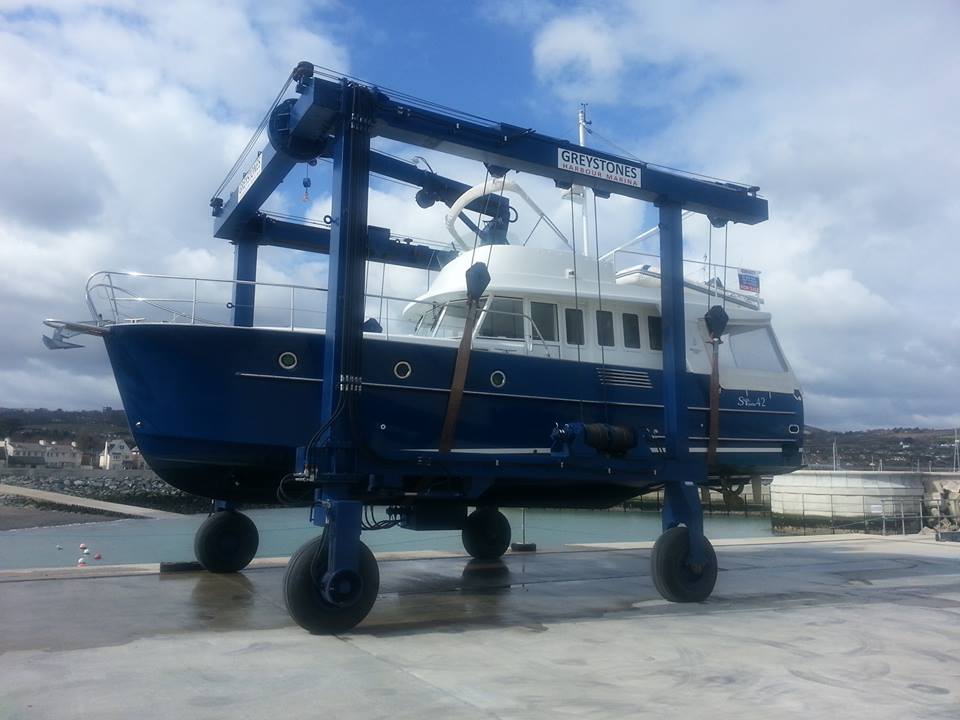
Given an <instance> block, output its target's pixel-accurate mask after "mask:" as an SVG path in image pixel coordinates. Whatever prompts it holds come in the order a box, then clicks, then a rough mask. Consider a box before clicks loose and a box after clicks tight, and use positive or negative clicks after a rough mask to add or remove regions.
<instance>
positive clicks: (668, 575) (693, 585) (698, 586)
mask: <svg viewBox="0 0 960 720" xmlns="http://www.w3.org/2000/svg"><path fill="white" fill-rule="evenodd" d="M703 544H704V554H705V555H706V558H705V560H706V563H705V564H704V566H703V568H701V570H700V572H694V571H693V570H691V568H690V567H689V566H688V565H687V551H688V549H689V547H690V535H689V530H687V528H685V527H674V528H670V529H669V530H667V531H666V532H664V533H663V534H662V535H661V536H660V537H659V538H657V542H656V543H655V544H654V546H653V555H651V557H650V570H651V574H652V575H653V584H654V585H655V586H656V588H657V591H658V592H659V593H660V594H661V595H662V596H663V598H664V599H665V600H669V601H670V602H678V603H682V602H703V601H704V600H706V599H707V598H708V597H710V593H712V592H713V587H714V585H716V584H717V553H716V552H714V549H713V545H711V544H710V541H709V540H707V538H704V539H703Z"/></svg>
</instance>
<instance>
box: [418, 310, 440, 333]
mask: <svg viewBox="0 0 960 720" xmlns="http://www.w3.org/2000/svg"><path fill="white" fill-rule="evenodd" d="M441 315H443V305H436V304H435V305H433V306H431V308H430V309H429V310H427V311H426V312H425V313H424V314H423V315H421V316H420V319H419V320H418V321H417V327H416V329H415V330H414V334H416V335H433V331H434V330H435V329H436V327H437V323H439V322H440V316H441Z"/></svg>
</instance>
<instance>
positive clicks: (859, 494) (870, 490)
mask: <svg viewBox="0 0 960 720" xmlns="http://www.w3.org/2000/svg"><path fill="white" fill-rule="evenodd" d="M943 490H946V492H947V495H948V496H949V495H951V494H952V495H953V497H954V498H956V497H957V493H958V491H960V474H957V473H922V472H920V473H917V472H872V471H831V470H801V471H798V472H795V473H792V474H790V475H777V476H776V477H774V479H773V483H772V484H771V487H770V505H771V520H772V523H773V527H774V529H775V530H778V531H781V532H794V531H796V530H797V529H798V528H799V529H803V530H804V531H806V530H812V529H821V530H822V529H826V528H829V529H832V530H834V531H837V532H843V531H847V532H862V531H864V530H867V531H873V530H876V531H881V530H882V529H884V528H888V527H889V526H890V525H891V524H893V525H895V526H896V527H898V528H899V529H901V530H902V529H907V531H908V532H918V531H919V530H920V527H921V525H931V524H934V523H935V522H936V521H937V520H936V518H937V516H938V515H949V514H952V513H951V512H950V507H949V505H950V500H949V498H948V499H947V500H946V504H945V501H944V498H943ZM953 502H954V503H956V500H955V499H954V500H953Z"/></svg>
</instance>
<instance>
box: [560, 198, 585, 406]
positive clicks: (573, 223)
mask: <svg viewBox="0 0 960 720" xmlns="http://www.w3.org/2000/svg"><path fill="white" fill-rule="evenodd" d="M573 188H574V186H571V187H570V237H571V238H572V239H573V242H572V243H571V246H572V247H571V249H572V251H573V307H574V309H575V310H576V311H577V313H578V315H579V317H580V337H579V338H578V339H579V340H580V342H579V343H577V364H578V365H579V364H580V362H581V357H580V346H581V345H582V344H583V343H584V342H586V339H587V331H586V326H587V324H586V321H585V318H584V317H583V311H582V310H580V289H579V275H578V274H577V219H576V213H575V212H574V207H573ZM563 322H564V325H566V322H567V318H566V312H564V318H563ZM567 342H568V343H569V342H570V337H569V336H568V337H567ZM583 387H584V385H583V384H580V393H579V395H580V398H579V399H580V422H584V414H583Z"/></svg>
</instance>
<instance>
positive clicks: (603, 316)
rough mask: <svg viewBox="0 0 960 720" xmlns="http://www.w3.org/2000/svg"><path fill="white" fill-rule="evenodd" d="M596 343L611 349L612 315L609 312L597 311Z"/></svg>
mask: <svg viewBox="0 0 960 720" xmlns="http://www.w3.org/2000/svg"><path fill="white" fill-rule="evenodd" d="M597 342H598V343H600V345H601V346H603V347H613V344H614V343H613V313H612V312H610V311H609V310H597Z"/></svg>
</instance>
